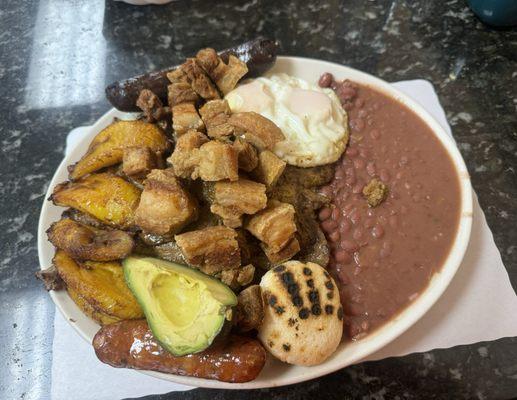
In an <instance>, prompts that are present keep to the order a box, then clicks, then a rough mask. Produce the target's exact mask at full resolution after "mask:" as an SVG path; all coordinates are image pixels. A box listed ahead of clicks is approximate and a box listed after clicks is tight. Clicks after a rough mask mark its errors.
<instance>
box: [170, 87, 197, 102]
mask: <svg viewBox="0 0 517 400" xmlns="http://www.w3.org/2000/svg"><path fill="white" fill-rule="evenodd" d="M167 99H168V101H169V106H170V107H174V106H175V105H178V104H181V103H193V104H195V103H197V102H198V101H199V95H198V94H197V93H196V92H194V89H192V86H190V83H188V82H174V83H171V84H170V85H169V86H167Z"/></svg>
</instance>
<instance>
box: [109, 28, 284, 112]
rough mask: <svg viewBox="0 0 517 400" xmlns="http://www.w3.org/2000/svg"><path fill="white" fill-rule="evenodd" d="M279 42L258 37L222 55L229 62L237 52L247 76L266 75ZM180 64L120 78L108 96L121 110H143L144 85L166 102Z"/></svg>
mask: <svg viewBox="0 0 517 400" xmlns="http://www.w3.org/2000/svg"><path fill="white" fill-rule="evenodd" d="M278 46H279V45H278V43H277V42H275V41H273V40H269V39H264V38H257V39H255V40H250V41H249V42H245V43H242V44H240V45H238V46H235V47H230V48H229V49H225V50H222V51H221V52H219V56H220V57H221V58H222V60H223V61H224V62H228V57H229V55H230V54H233V55H235V56H236V57H238V58H239V59H241V60H242V61H244V62H245V63H246V65H247V66H248V73H247V74H246V76H245V77H246V78H251V77H254V76H259V75H262V74H263V73H264V72H266V71H267V70H268V69H270V68H271V67H272V66H273V64H274V63H275V60H276V53H277V51H278ZM175 68H177V66H174V67H169V68H166V69H162V70H160V71H155V72H150V73H147V74H142V75H138V76H135V77H133V78H129V79H125V80H122V81H117V82H114V83H112V84H111V85H109V86H107V87H106V98H107V99H108V101H109V102H110V103H111V104H112V105H113V106H114V107H115V108H117V109H119V110H120V111H140V109H139V108H138V107H137V105H136V101H137V99H138V96H139V94H140V91H141V90H142V89H149V90H151V91H152V92H153V93H154V94H156V95H157V96H158V97H159V98H160V100H161V101H162V102H163V103H164V104H165V103H166V102H167V86H168V85H169V83H170V82H169V80H168V79H167V72H170V71H172V70H173V69H175Z"/></svg>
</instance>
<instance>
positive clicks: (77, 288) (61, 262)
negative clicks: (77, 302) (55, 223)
mask: <svg viewBox="0 0 517 400" xmlns="http://www.w3.org/2000/svg"><path fill="white" fill-rule="evenodd" d="M52 262H53V264H54V266H55V267H56V269H57V271H58V272H59V276H61V279H63V281H64V282H65V284H66V286H67V289H68V290H70V289H71V290H72V291H73V292H75V293H74V294H76V296H75V297H76V298H78V297H79V296H80V297H81V298H82V299H83V300H84V301H85V302H87V303H88V304H89V305H90V306H91V307H92V308H93V309H94V310H96V311H97V312H100V313H103V314H106V315H109V316H111V317H115V318H118V319H135V318H143V316H144V313H143V312H142V309H141V308H140V305H139V304H138V302H137V301H136V299H135V297H134V296H133V294H132V293H131V291H130V290H129V288H128V287H127V285H126V281H125V280H124V272H123V270H122V266H121V264H120V263H119V262H116V261H112V262H104V263H103V262H96V261H87V262H85V263H84V264H83V267H82V266H80V265H79V264H77V263H76V262H75V261H74V260H73V259H72V258H71V257H70V256H69V255H67V254H66V253H65V252H64V251H62V250H58V251H57V252H56V255H55V256H54V259H53V260H52ZM83 306H84V304H83Z"/></svg>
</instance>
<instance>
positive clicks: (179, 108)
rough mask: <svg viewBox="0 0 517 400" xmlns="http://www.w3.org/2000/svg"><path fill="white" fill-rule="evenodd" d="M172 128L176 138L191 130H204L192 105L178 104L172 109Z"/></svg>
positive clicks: (203, 125)
mask: <svg viewBox="0 0 517 400" xmlns="http://www.w3.org/2000/svg"><path fill="white" fill-rule="evenodd" d="M172 128H173V129H174V132H176V134H177V135H178V136H180V135H182V134H184V133H185V132H187V131H189V130H191V129H193V130H204V129H205V124H204V123H203V120H202V119H201V117H200V116H199V114H198V113H197V110H196V106H195V105H194V103H180V104H176V105H175V106H173V107H172Z"/></svg>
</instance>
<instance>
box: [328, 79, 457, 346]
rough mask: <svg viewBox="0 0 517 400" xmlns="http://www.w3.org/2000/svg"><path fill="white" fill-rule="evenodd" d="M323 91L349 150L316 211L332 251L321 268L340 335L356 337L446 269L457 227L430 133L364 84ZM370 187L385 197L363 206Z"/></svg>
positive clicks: (445, 161) (449, 171) (453, 192)
mask: <svg viewBox="0 0 517 400" xmlns="http://www.w3.org/2000/svg"><path fill="white" fill-rule="evenodd" d="M320 85H321V86H326V87H328V86H330V87H332V88H333V89H334V90H335V91H336V94H337V95H338V97H339V98H340V100H341V102H342V104H343V107H344V108H345V109H346V110H347V111H348V116H349V127H350V133H351V135H350V142H349V144H348V148H347V150H346V152H345V154H344V155H343V157H342V158H341V160H339V161H338V162H337V164H336V170H335V175H334V179H333V180H332V181H331V182H330V184H329V185H327V186H324V187H322V188H321V192H322V193H324V194H326V195H327V196H329V197H330V199H331V202H330V204H329V206H328V207H325V208H323V209H321V210H320V212H319V219H320V223H321V227H322V229H323V231H324V232H325V234H326V236H327V239H328V241H329V244H330V247H331V250H332V252H331V258H330V262H329V270H330V272H331V273H332V274H333V275H334V276H335V277H336V280H337V282H338V285H339V286H340V295H341V302H342V304H343V308H344V311H345V331H346V334H347V335H348V337H349V338H352V339H359V338H361V337H363V336H365V335H366V334H367V333H369V332H371V331H372V330H373V329H375V328H377V327H379V326H380V325H382V324H383V323H385V322H386V321H387V320H389V319H390V318H392V317H393V316H394V315H395V314H396V313H397V312H399V311H401V310H402V309H403V308H405V307H406V306H407V305H408V303H410V302H411V301H413V300H414V299H415V298H416V297H418V295H419V293H420V292H421V291H422V290H423V289H425V287H426V286H427V285H428V283H429V281H430V279H431V278H432V276H433V274H434V273H435V272H436V271H438V270H439V269H440V267H441V265H442V264H443V262H444V261H445V259H446V257H447V255H448V253H449V250H450V248H451V245H452V242H453V239H454V236H455V234H456V230H457V227H458V223H459V214H460V186H459V180H458V177H457V174H456V172H455V169H454V165H453V163H452V160H451V159H450V157H449V155H448V154H447V152H446V150H445V148H444V147H443V146H442V144H441V143H440V142H439V140H438V139H437V138H436V137H435V136H434V134H433V132H432V131H431V129H430V128H429V127H428V126H427V125H426V123H425V122H424V121H422V120H421V119H420V118H419V117H418V116H417V115H416V114H414V113H413V112H412V111H411V110H409V109H408V108H407V107H406V106H404V105H403V104H401V103H400V102H398V101H397V100H395V99H392V98H391V97H388V96H387V95H384V94H382V93H381V92H378V91H376V90H374V89H372V88H369V87H367V86H362V85H357V84H354V83H351V82H349V81H345V82H336V81H334V80H333V78H332V77H331V76H330V77H328V76H327V75H324V76H322V78H321V79H320ZM372 179H377V180H380V181H381V182H382V183H384V184H385V185H386V186H387V187H388V195H387V197H386V199H385V200H384V202H382V203H381V204H380V205H379V206H377V207H370V206H369V205H368V203H367V201H366V199H365V197H364V196H363V194H362V191H363V188H364V186H365V185H367V184H368V183H369V182H370V181H371V180H372Z"/></svg>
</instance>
